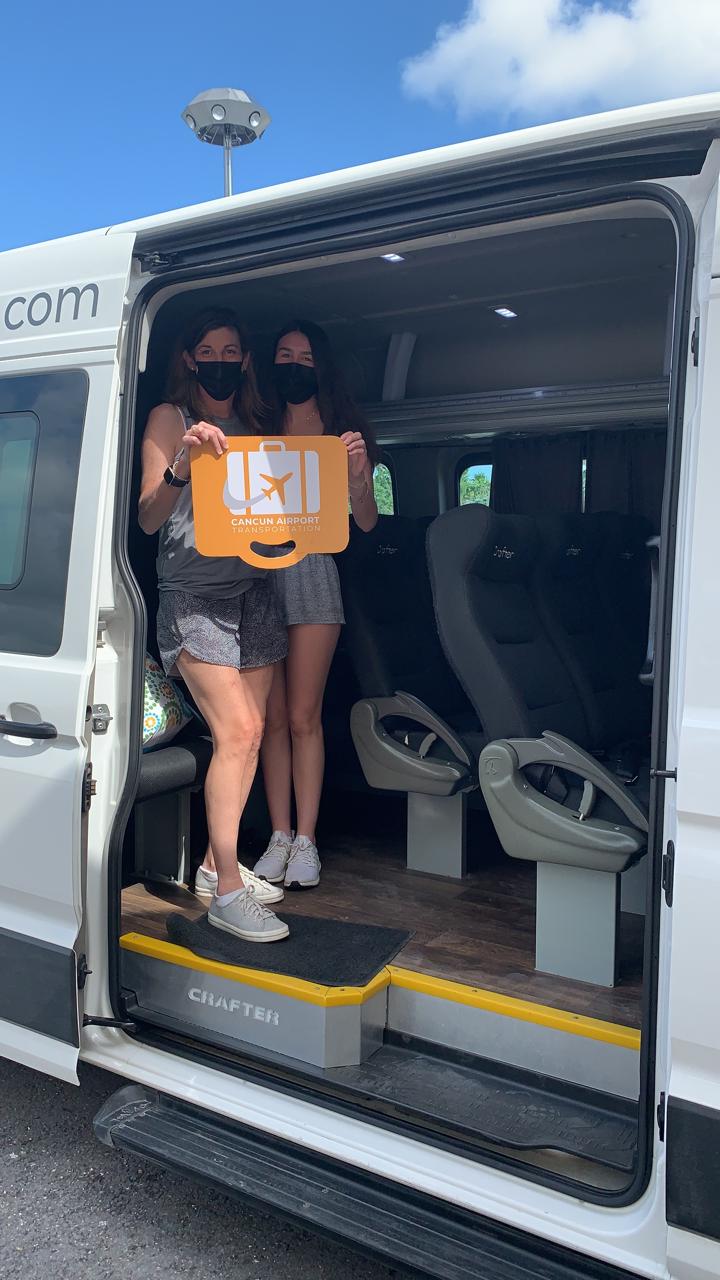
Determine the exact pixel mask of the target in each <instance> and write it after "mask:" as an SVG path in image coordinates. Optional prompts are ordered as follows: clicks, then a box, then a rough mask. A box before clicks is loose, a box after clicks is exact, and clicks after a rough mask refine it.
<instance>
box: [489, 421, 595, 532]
mask: <svg viewBox="0 0 720 1280" xmlns="http://www.w3.org/2000/svg"><path fill="white" fill-rule="evenodd" d="M584 448H585V439H584V436H583V435H582V433H581V432H575V433H573V435H565V436H543V437H537V438H533V437H523V438H510V439H503V438H502V437H499V438H498V439H497V440H496V441H495V442H494V444H493V459H492V462H493V469H492V487H491V490H490V505H491V507H492V508H493V509H494V510H495V511H500V512H503V513H504V514H506V515H525V516H539V515H545V514H548V513H553V514H557V513H558V512H566V511H579V510H580V505H581V494H582V463H583V454H584Z"/></svg>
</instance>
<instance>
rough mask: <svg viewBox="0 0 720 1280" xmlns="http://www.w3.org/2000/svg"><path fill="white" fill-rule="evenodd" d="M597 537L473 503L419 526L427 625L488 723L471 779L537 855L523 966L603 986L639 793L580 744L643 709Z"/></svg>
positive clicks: (580, 528)
mask: <svg viewBox="0 0 720 1280" xmlns="http://www.w3.org/2000/svg"><path fill="white" fill-rule="evenodd" d="M601 550H602V547H601V544H600V533H599V531H598V527H597V526H596V525H595V524H593V522H592V520H591V521H589V522H588V523H587V525H586V524H585V523H584V518H583V517H577V518H575V517H559V518H557V519H555V518H553V519H547V520H539V521H536V520H534V519H533V518H531V517H526V516H509V515H498V514H496V513H495V512H492V511H490V510H488V509H487V508H485V507H482V506H479V505H477V506H466V507H459V508H455V509H453V510H452V511H448V512H446V513H445V514H444V515H441V516H439V517H438V519H437V520H435V521H434V523H433V524H432V525H431V527H430V529H429V531H428V556H429V564H430V576H431V582H432V590H433V596H434V602H435V611H436V615H437V623H438V630H439V635H440V639H441V642H442V644H443V647H444V649H445V651H446V653H447V655H448V658H449V660H450V662H451V664H452V666H453V668H454V670H455V672H456V674H457V676H458V677H459V679H460V680H461V682H462V684H463V687H464V689H465V690H466V692H467V694H468V697H469V698H470V699H471V701H472V704H473V706H474V707H475V709H476V711H477V714H478V716H479V717H480V718H481V719H482V722H483V726H484V728H485V730H486V732H487V735H488V740H489V742H488V745H487V746H486V747H485V748H484V749H483V751H482V753H481V756H480V784H481V787H482V791H483V795H484V797H485V800H486V803H487V806H488V810H489V812H490V816H491V817H492V819H493V823H494V825H495V828H496V831H497V833H498V836H499V838H500V842H501V844H502V845H503V847H504V849H505V850H506V852H507V853H509V854H510V855H511V856H512V857H517V858H523V859H526V860H528V861H533V862H536V863H537V923H536V964H537V967H538V968H539V969H544V970H548V971H550V972H554V973H561V974H563V975H564V976H567V977H574V978H579V979H582V980H584V981H589V982H596V983H600V984H603V985H609V986H610V985H613V983H614V981H615V974H616V963H617V954H616V938H617V914H618V908H619V902H620V898H619V877H620V874H621V873H623V872H625V871H626V870H628V868H630V867H632V866H633V865H634V864H635V863H636V862H638V861H639V859H640V858H641V857H642V855H643V853H644V852H645V848H646V844H647V830H648V821H647V807H646V805H644V804H643V803H642V801H641V800H640V799H639V797H638V795H637V794H635V795H634V794H633V792H632V789H631V787H629V786H626V785H625V783H626V782H627V781H628V779H627V778H626V777H624V776H622V775H620V774H619V773H618V772H617V771H614V770H613V769H612V768H608V767H607V766H606V761H605V759H604V758H603V759H602V760H600V759H598V758H597V757H596V755H594V754H593V752H596V753H598V754H600V753H603V756H605V754H606V753H610V752H611V749H612V748H613V747H614V746H615V745H616V744H617V743H618V742H620V741H623V740H624V739H625V737H626V735H628V734H629V735H634V734H636V733H640V734H642V733H644V732H646V731H647V727H648V721H647V699H646V690H645V689H644V688H642V686H641V685H640V681H639V668H637V669H636V670H635V672H634V674H633V671H632V668H631V667H629V666H628V662H630V655H631V653H632V648H633V646H632V645H627V644H625V643H624V639H623V635H622V618H621V617H619V616H618V606H617V605H616V604H612V603H607V602H604V601H603V600H601V599H600V586H599V582H600V578H601V577H602V574H604V573H606V572H607V571H608V570H607V566H603V565H602V564H601V563H600V562H601ZM598 575H600V577H599V576H598ZM607 763H610V759H609V758H608V760H607Z"/></svg>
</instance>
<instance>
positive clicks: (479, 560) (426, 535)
mask: <svg viewBox="0 0 720 1280" xmlns="http://www.w3.org/2000/svg"><path fill="white" fill-rule="evenodd" d="M719 139H720V95H716V96H708V97H702V98H696V99H689V100H686V101H680V102H672V103H661V104H659V105H654V106H648V107H642V108H638V109H633V110H627V111H619V112H614V113H611V114H608V115H603V116H597V117H593V118H587V119H583V120H580V121H571V122H565V123H562V124H558V125H551V126H547V127H542V128H536V129H530V130H525V131H522V132H518V133H513V134H509V135H506V136H503V137H499V138H486V139H481V140H480V141H478V142H472V143H466V144H461V145H457V146H452V147H448V148H445V149H442V150H439V151H434V152H427V153H422V154H420V155H415V156H410V157H406V158H403V159H399V160H391V161H386V162H383V163H380V164H374V165H369V166H366V167H364V168H361V169H353V170H347V171H343V172H340V173H337V174H332V175H330V176H326V177H321V178H312V179H308V180H305V181H302V182H296V183H291V184H288V185H285V186H280V187H277V188H271V189H269V190H264V191H257V192H252V193H249V194H246V195H239V196H236V197H233V198H232V199H226V200H222V201H217V202H214V203H210V204H206V205H202V206H197V207H194V208H190V209H185V210H181V211H180V212H176V213H170V214H163V215H159V216H157V217H152V218H144V219H141V220H139V221H137V222H132V223H128V224H126V225H124V226H118V227H110V228H108V229H105V230H102V231H97V232H92V233H88V234H83V235H78V236H75V237H71V238H68V239H66V240H62V241H55V242H51V243H48V244H43V245H36V246H31V247H28V248H24V249H19V250H16V251H12V252H8V253H5V254H3V256H2V259H0V290H1V295H0V715H1V717H2V719H1V720H0V812H2V816H3V818H2V858H1V859H0V955H1V956H2V961H3V973H4V982H3V985H2V991H1V992H0V1052H2V1053H3V1054H4V1055H5V1056H6V1057H8V1058H11V1059H13V1060H15V1061H17V1062H20V1063H25V1064H28V1065H31V1066H33V1067H36V1068H37V1069H38V1070H41V1071H44V1072H47V1073H49V1074H52V1075H55V1076H57V1077H59V1078H60V1079H62V1080H66V1081H75V1080H76V1079H77V1075H76V1072H77V1068H78V1062H79V1060H80V1059H82V1061H83V1062H88V1063H93V1064H95V1065H97V1066H100V1067H103V1068H105V1069H107V1070H110V1071H113V1072H115V1073H117V1075H118V1076H119V1077H122V1078H123V1080H124V1082H125V1083H123V1085H122V1087H120V1089H119V1092H118V1093H117V1094H116V1095H115V1096H114V1097H113V1098H111V1099H110V1100H109V1101H108V1103H107V1104H106V1105H105V1106H104V1107H103V1109H102V1111H101V1113H100V1114H99V1115H98V1117H97V1120H96V1129H97V1132H98V1135H99V1137H100V1138H101V1139H102V1140H104V1141H106V1142H108V1143H110V1144H111V1145H114V1146H118V1147H124V1148H126V1149H128V1150H131V1151H134V1152H136V1153H137V1154H138V1155H140V1156H144V1157H147V1158H150V1159H152V1160H155V1161H158V1162H161V1163H164V1164H166V1165H168V1166H171V1167H173V1168H175V1169H178V1170H182V1171H184V1172H187V1173H188V1174H191V1175H194V1176H197V1177H200V1178H204V1179H205V1180H207V1181H209V1182H210V1183H212V1184H213V1185H214V1186H216V1187H218V1188H221V1189H223V1190H225V1191H232V1192H235V1193H237V1194H238V1195H240V1196H245V1197H247V1198H249V1199H251V1200H254V1201H255V1202H257V1203H260V1204H263V1205H265V1206H267V1207H269V1208H271V1209H275V1210H277V1211H279V1212H281V1213H283V1214H285V1215H289V1216H291V1217H294V1218H296V1219H297V1220H299V1221H301V1222H302V1223H304V1224H306V1225H308V1226H314V1227H317V1228H319V1229H321V1230H324V1231H326V1232H329V1233H331V1234H334V1235H335V1236H337V1237H340V1238H342V1239H344V1240H345V1241H347V1242H348V1243H351V1244H354V1245H357V1246H358V1247H361V1248H364V1249H367V1250H369V1251H372V1252H374V1253H376V1254H377V1255H381V1256H384V1257H385V1258H391V1259H397V1260H399V1261H401V1262H403V1263H405V1264H407V1265H409V1266H413V1267H416V1268H417V1269H419V1270H421V1271H424V1272H425V1273H427V1274H428V1275H431V1276H438V1277H459V1276H470V1275H472V1276H476V1275H481V1276H488V1277H489V1276H501V1275H502V1276H503V1277H505V1276H520V1275H521V1274H522V1275H523V1276H543V1277H550V1276H553V1277H555V1276H557V1277H560V1276H569V1275H572V1276H581V1277H608V1278H609V1277H616V1276H617V1277H619V1276H622V1275H628V1274H629V1275H641V1276H666V1275H672V1276H674V1277H688V1278H692V1280H701V1277H712V1276H717V1275H719V1274H720V1157H719V1155H718V1152H719V1151H720V1011H719V1009H718V999H717V992H716V986H715V982H716V975H717V972H718V965H719V961H720V951H719V950H718V942H717V937H716V933H717V930H718V920H720V870H719V864H718V856H717V848H716V845H717V841H718V834H719V831H720V827H719V825H718V824H719V823H720V664H719V663H718V660H717V643H718V641H717V635H716V631H715V628H716V627H717V626H718V624H719V622H720V608H719V606H718V591H717V580H718V571H717V555H718V552H717V541H718V535H717V527H718V526H717V517H718V477H719V476H720V430H719V428H718V422H719V421H720V284H719V283H718V277H719V276H720V223H719V221H718V183H719V177H720V140H719ZM228 303H230V304H231V305H233V306H235V307H236V308H237V310H238V311H239V312H240V313H241V315H242V316H243V318H245V319H246V320H247V322H248V324H249V325H250V326H251V328H252V330H253V332H254V334H255V335H256V338H257V342H258V347H259V348H260V349H262V345H263V341H264V339H265V338H266V337H267V335H269V334H271V333H272V332H273V330H274V329H275V328H276V327H277V326H279V325H280V324H281V323H283V322H284V321H285V320H286V319H287V318H288V317H289V316H292V315H295V314H301V315H302V314H306V315H310V316H311V317H312V318H313V319H315V320H316V321H318V322H319V323H321V324H322V325H324V326H325V328H326V329H327V330H328V332H329V333H330V336H331V338H332V340H333V343H334V345H335V347H336V349H337V351H338V352H339V355H340V358H341V360H342V362H343V364H344V367H345V369H346V373H347V375H348V378H349V379H350V381H351V384H352V387H353V389H354V391H355V394H356V395H357V397H358V399H360V400H361V401H362V403H363V405H364V407H365V409H366V411H367V414H368V417H369V418H370V419H371V420H372V422H373V424H374V426H375V430H376V431H377V435H378V439H379V442H380V446H381V448H382V464H381V466H380V467H379V468H378V470H377V473H376V485H377V491H378V495H379V497H380V500H381V509H382V511H383V513H384V514H383V516H382V518H381V521H380V524H379V526H378V530H377V531H376V532H375V533H374V534H373V535H368V536H367V538H364V537H363V538H361V537H357V538H353V539H352V540H351V544H350V547H349V549H348V551H347V552H346V553H344V554H343V556H341V557H340V564H341V572H342V580H343V590H344V594H345V603H346V611H347V618H348V621H347V626H346V628H345V632H344V636H343V640H342V644H341V647H340V649H339V651H338V655H337V658H336V661H335V666H334V669H333V672H332V676H331V681H330V685H329V688H328V694H327V701H326V708H325V728H326V737H327V742H328V772H327V783H326V791H325V797H324V801H323V815H322V817H323V830H322V841H323V852H324V870H323V878H322V883H321V885H320V887H319V888H318V889H316V890H314V891H313V893H312V894H305V895H294V896H292V900H290V898H291V896H290V895H288V898H287V899H286V902H285V903H284V904H283V906H282V908H281V915H282V914H283V912H284V911H285V909H286V908H287V911H286V915H287V917H288V919H291V922H292V920H293V919H295V920H296V921H297V923H296V924H293V928H292V931H291V939H292V937H293V936H295V937H296V938H297V939H300V940H301V941H302V939H303V938H304V949H303V947H300V945H299V943H298V944H297V945H298V949H297V950H296V951H295V952H293V953H292V955H293V957H294V959H292V961H291V962H290V963H288V961H287V960H286V959H284V958H283V956H284V955H285V954H288V955H289V954H290V953H289V952H288V953H284V952H283V950H282V948H283V947H284V946H285V944H278V945H277V946H275V947H272V948H255V952H258V951H259V952H262V953H263V954H262V955H256V954H254V953H253V955H252V956H250V957H249V958H248V956H247V948H245V950H244V951H243V953H242V959H238V958H235V959H234V958H233V957H234V953H225V954H216V952H215V951H214V950H213V948H212V947H210V948H208V945H207V940H206V941H205V943H204V944H203V941H202V936H201V935H202V919H201V916H202V907H201V905H200V904H199V903H198V902H197V900H196V899H195V898H194V896H193V894H192V893H191V892H190V889H189V888H188V887H187V886H188V883H192V872H193V860H194V861H198V860H199V857H200V856H201V855H202V852H203V848H202V838H203V837H202V829H203V828H202V824H203V800H202V783H203V777H204V769H205V768H206V767H207V759H208V756H209V744H208V741H207V736H206V735H205V734H204V733H203V730H202V726H197V725H195V727H193V726H190V727H189V728H188V729H186V730H185V731H184V735H183V736H182V737H178V738H177V739H176V740H175V741H174V742H173V743H172V744H170V745H169V746H167V747H165V748H161V749H159V750H158V751H155V752H149V753H147V752H146V753H143V751H142V731H141V730H142V716H143V669H144V656H145V653H146V651H148V650H149V651H150V652H152V651H153V647H154V627H155V619H154V612H155V601H154V595H153V593H154V590H155V581H154V545H153V542H152V540H151V539H148V538H146V537H145V536H144V535H142V534H141V533H140V531H139V529H138V526H137V456H138V445H139V440H140V438H141V435H142V431H143V428H144V424H145V420H146V418H147V414H148V412H149V410H150V408H151V407H152V406H153V405H154V404H156V403H158V402H159V401H160V400H162V398H163V379H164V376H165V371H166V367H167V360H168V355H169V351H170V346H171V343H172V341H173V338H174V337H175V336H176V334H177V331H178V327H179V326H180V325H181V324H182V322H183V320H184V318H186V317H187V316H189V315H190V314H191V312H192V311H193V310H195V309H196V308H199V307H201V306H203V307H204V306H206V305H210V304H212V305H215V304H218V305H219V304H223V305H227V304H228ZM488 499H489V500H490V505H489V506H488ZM266 836H267V830H266V828H265V824H264V819H263V813H262V803H261V800H260V790H259V788H256V795H255V798H254V800H253V803H252V804H251V805H250V807H249V810H248V814H247V818H246V822H245V828H244V831H243V833H242V839H243V841H244V842H245V846H244V847H247V850H248V851H250V853H252V851H253V848H254V847H257V849H258V850H259V849H260V848H261V847H262V843H263V841H264V839H265V838H266ZM229 945H230V944H229ZM268 952H271V953H272V954H270V955H268V954H267V953H268ZM128 1082H129V1083H128Z"/></svg>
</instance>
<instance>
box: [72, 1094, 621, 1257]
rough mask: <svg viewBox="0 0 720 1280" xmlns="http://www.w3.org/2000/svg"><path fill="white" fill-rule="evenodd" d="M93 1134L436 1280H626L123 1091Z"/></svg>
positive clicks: (157, 1099) (541, 1243)
mask: <svg viewBox="0 0 720 1280" xmlns="http://www.w3.org/2000/svg"><path fill="white" fill-rule="evenodd" d="M94 1128H95V1133H96V1135H97V1137H98V1138H99V1139H100V1141H101V1142H104V1143H105V1144H106V1145H107V1146H111V1147H119V1148H122V1149H124V1150H125V1151H129V1152H131V1153H133V1154H135V1155H137V1156H140V1157H143V1158H145V1159H148V1160H152V1161H154V1162H155V1163H157V1164H160V1165H162V1166H164V1167H166V1168H169V1169H172V1170H174V1171H175V1172H179V1173H183V1174H187V1175H189V1176H190V1177H193V1178H196V1179H199V1180H200V1181H202V1182H205V1183H207V1184H209V1185H210V1186H212V1187H214V1188H216V1189H217V1190H220V1191H223V1192H225V1193H226V1194H230V1195H235V1196H238V1197H240V1198H241V1199H243V1200H247V1201H249V1202H250V1203H252V1204H255V1205H258V1206H260V1207H262V1208H263V1209H264V1210H266V1211H267V1210H268V1209H270V1210H271V1211H272V1212H274V1213H278V1214H280V1215H282V1216H283V1217H285V1218H288V1219H290V1220H291V1221H295V1222H299V1223H300V1224H302V1225H303V1226H304V1227H307V1228H310V1229H314V1230H317V1231H320V1232H323V1233H325V1234H327V1235H330V1236H333V1237H335V1238H336V1239H340V1240H342V1241H344V1242H345V1243H346V1244H348V1245H351V1246H354V1247H356V1248H359V1249H361V1250H362V1251H363V1252H366V1253H371V1254H373V1255H376V1256H379V1257H382V1258H384V1259H386V1260H392V1261H394V1262H401V1263H402V1264H404V1265H405V1266H407V1267H410V1268H413V1269H415V1270H416V1271H419V1272H421V1273H422V1274H424V1275H427V1276H434V1277H437V1278H438V1280H629V1274H630V1273H629V1272H626V1271H621V1270H620V1269H618V1268H617V1267H613V1266H610V1265H609V1264H608V1263H605V1262H602V1261H599V1260H596V1259H591V1258H587V1257H585V1256H584V1255H581V1254H576V1253H574V1252H571V1251H570V1250H566V1249H564V1248H561V1247H560V1246H558V1245H556V1244H553V1243H550V1242H548V1241H545V1240H542V1239H539V1238H537V1237H535V1236H530V1235H527V1234H524V1233H521V1232H519V1231H517V1230H515V1229H513V1228H511V1227H506V1226H503V1225H502V1224H500V1223H496V1222H493V1221H491V1220H489V1219H486V1218H480V1217H478V1216H476V1215H474V1214H471V1213H469V1212H467V1211H465V1210H462V1209H457V1208H454V1207H453V1206H451V1205H448V1204H446V1203H445V1202H443V1201H439V1200H434V1199H431V1198H430V1197H428V1196H425V1195H421V1194H420V1193H418V1192H416V1191H413V1190H412V1189H411V1188H408V1187H402V1186H399V1185H397V1184H395V1183H392V1182H389V1181H386V1180H384V1179H380V1178H375V1177H373V1176H371V1175H368V1174H365V1173H362V1172H361V1171H359V1170H355V1169H353V1168H351V1167H350V1166H347V1165H343V1164H341V1163H339V1162H335V1161H331V1160H328V1159H326V1158H325V1157H323V1156H321V1155H318V1154H317V1153H314V1152H310V1151H307V1150H305V1149H304V1148H302V1147H297V1146H293V1145H291V1144H290V1143H286V1142H282V1141H280V1140H279V1139H277V1138H274V1137H272V1136H270V1135H268V1134H264V1133H258V1132H254V1131H252V1130H248V1129H245V1128H242V1127H241V1126H239V1125H236V1124H233V1123H232V1122H230V1121H228V1120H225V1119H223V1118H221V1117H218V1116H216V1115H213V1114H211V1113H210V1112H207V1111H203V1110H201V1109H199V1108H197V1107H192V1106H189V1105H188V1104H186V1103H181V1102H177V1101H175V1100H174V1099H171V1098H167V1097H165V1096H163V1095H159V1094H157V1093H154V1092H153V1091H151V1090H149V1089H146V1088H144V1087H142V1086H139V1085H126V1086H124V1087H123V1088H122V1089H119V1090H118V1091H117V1093H114V1094H112V1096H111V1097H110V1098H108V1099H107V1101H106V1102H105V1103H104V1104H103V1106H102V1107H101V1109H100V1111H99V1112H98V1114H97V1116H96V1117H95V1122H94Z"/></svg>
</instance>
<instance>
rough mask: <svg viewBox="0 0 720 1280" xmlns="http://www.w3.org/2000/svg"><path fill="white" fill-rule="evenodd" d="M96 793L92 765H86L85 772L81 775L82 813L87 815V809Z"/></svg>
mask: <svg viewBox="0 0 720 1280" xmlns="http://www.w3.org/2000/svg"><path fill="white" fill-rule="evenodd" d="M96 792H97V783H96V781H95V779H94V778H93V772H92V763H90V764H86V765H85V772H84V773H83V781H82V811H83V813H87V811H88V809H89V808H90V805H91V804H92V798H93V796H94V795H95V793H96Z"/></svg>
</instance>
